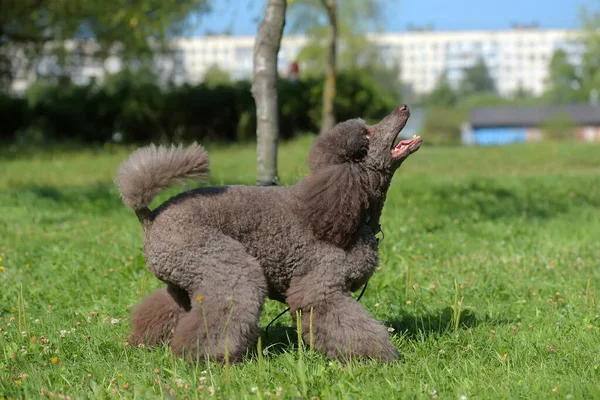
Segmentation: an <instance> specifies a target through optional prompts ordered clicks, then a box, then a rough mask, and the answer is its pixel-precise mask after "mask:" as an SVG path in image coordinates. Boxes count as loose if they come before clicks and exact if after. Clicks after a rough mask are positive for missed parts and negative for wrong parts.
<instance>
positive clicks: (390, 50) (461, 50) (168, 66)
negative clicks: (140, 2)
mask: <svg viewBox="0 0 600 400" xmlns="http://www.w3.org/2000/svg"><path fill="white" fill-rule="evenodd" d="M577 34H578V32H577V31H569V30H559V29H540V28H537V27H531V26H529V27H522V26H521V27H513V28H512V29H507V30H496V31H434V30H428V29H420V30H416V29H412V30H408V31H406V32H400V33H377V34H370V35H369V36H368V38H369V40H370V41H371V42H372V43H373V44H374V45H376V46H378V48H379V50H380V54H381V58H382V60H383V61H384V62H385V63H387V64H388V65H389V66H394V65H396V66H399V67H400V79H401V80H402V81H403V82H404V83H405V84H407V85H408V86H409V87H410V88H411V89H412V91H413V92H414V93H416V94H424V93H427V92H429V91H431V90H432V89H433V88H434V87H435V85H436V83H437V82H438V80H439V78H440V75H441V74H442V73H444V72H445V73H446V74H447V77H448V80H449V82H450V84H451V85H454V86H457V85H458V84H459V82H460V81H461V79H462V77H463V75H464V70H465V68H468V67H470V66H472V65H474V64H475V63H476V62H477V60H478V59H479V58H483V60H484V61H485V62H486V64H487V66H488V68H489V70H490V74H491V76H492V78H493V79H494V81H495V83H496V88H497V90H498V91H499V93H501V94H502V95H511V94H513V93H515V92H516V91H517V90H519V89H524V90H527V91H529V92H532V93H534V94H540V93H542V92H543V91H544V87H545V81H546V78H547V75H548V65H549V62H550V59H551V57H552V54H553V53H554V51H556V50H557V49H562V50H564V51H565V52H566V53H567V54H568V57H569V60H570V62H571V63H573V64H574V65H576V66H577V65H580V64H581V59H582V55H583V51H584V49H583V46H582V45H581V43H579V42H578V40H577ZM306 42H307V39H306V38H305V37H303V36H285V37H284V38H283V40H282V44H281V49H280V52H279V57H278V59H279V68H280V71H281V72H282V73H285V72H286V71H287V69H288V66H289V64H290V63H291V62H293V61H295V60H296V59H297V57H298V54H299V53H300V51H301V49H302V47H303V46H304V45H305V44H306ZM173 47H174V49H175V50H174V52H173V54H172V55H170V56H169V57H158V58H157V60H156V65H157V66H159V67H160V68H158V69H160V70H162V71H163V72H164V73H165V74H170V75H171V76H173V77H174V80H175V82H176V83H184V82H188V83H192V84H193V83H198V82H201V81H202V79H203V77H204V74H205V73H206V71H207V70H208V69H209V68H210V67H211V66H218V67H219V68H220V69H223V70H226V71H228V72H229V73H230V74H231V76H232V77H233V78H234V79H248V78H250V77H251V75H252V54H253V47H254V37H252V36H205V37H188V38H178V39H175V40H174V42H173ZM40 65H42V66H43V68H44V69H45V70H50V69H51V68H52V60H44V61H43V62H42V63H40ZM38 68H39V67H38ZM300 68H302V65H300ZM119 69H120V62H119V60H116V59H114V58H113V59H109V60H107V61H106V62H105V63H104V65H101V64H98V63H92V64H90V65H87V64H82V65H81V66H80V67H79V68H77V70H76V71H74V72H73V79H74V81H75V82H76V83H86V82H87V81H89V79H91V78H92V77H94V78H96V79H101V78H102V76H103V75H104V74H105V73H107V72H109V73H110V72H115V71H118V70H119ZM39 72H40V73H41V71H39ZM36 76H37V74H36V72H35V71H34V72H33V73H29V74H23V75H22V77H21V79H17V80H16V81H15V82H14V83H13V89H14V90H15V91H22V90H24V89H25V88H26V87H27V85H28V83H29V82H31V81H32V80H35V77H36Z"/></svg>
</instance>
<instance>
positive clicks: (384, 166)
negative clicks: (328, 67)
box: [308, 105, 422, 173]
mask: <svg viewBox="0 0 600 400" xmlns="http://www.w3.org/2000/svg"><path fill="white" fill-rule="evenodd" d="M409 117H410V111H409V109H408V107H407V106H406V105H402V106H399V107H397V108H396V109H395V110H394V111H392V113H391V114H389V115H388V116H387V117H385V118H384V119H383V120H381V121H380V122H379V123H377V124H375V125H368V124H367V123H366V122H365V121H364V120H362V119H351V120H348V121H345V122H341V123H339V124H337V125H336V126H335V127H333V129H331V130H330V131H329V132H326V133H324V134H323V135H321V136H319V137H318V138H317V139H316V140H315V142H314V144H313V146H312V147H311V151H310V155H309V159H308V165H309V167H310V169H311V171H312V172H315V171H317V170H319V169H322V168H324V167H327V166H331V165H336V164H344V163H358V164H363V165H364V166H365V167H367V168H371V169H376V170H379V171H389V172H392V173H393V172H394V171H395V170H396V169H398V167H399V166H400V165H401V164H402V162H403V161H404V160H406V158H408V156H409V155H411V154H412V153H414V152H415V151H417V150H418V149H419V148H420V147H421V143H422V139H421V138H420V137H413V138H412V139H408V140H397V138H398V135H399V134H400V132H401V131H402V129H403V128H404V126H405V125H406V122H407V121H408V118H409Z"/></svg>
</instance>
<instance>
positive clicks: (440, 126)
mask: <svg viewBox="0 0 600 400" xmlns="http://www.w3.org/2000/svg"><path fill="white" fill-rule="evenodd" d="M465 120H466V115H465V113H464V112H463V111H459V110H457V109H452V108H442V107H438V108H432V109H430V110H429V111H428V112H427V115H426V116H425V121H424V122H423V126H422V127H421V132H420V133H419V134H420V135H421V136H423V138H424V139H425V140H426V141H427V143H428V144H432V145H452V144H459V143H460V135H461V124H462V123H463V122H464V121H465Z"/></svg>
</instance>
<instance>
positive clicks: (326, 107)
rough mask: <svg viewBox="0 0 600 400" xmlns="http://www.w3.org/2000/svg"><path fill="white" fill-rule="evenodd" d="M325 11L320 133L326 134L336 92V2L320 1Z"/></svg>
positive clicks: (332, 124) (333, 121) (331, 117)
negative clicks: (324, 67) (326, 22)
mask: <svg viewBox="0 0 600 400" xmlns="http://www.w3.org/2000/svg"><path fill="white" fill-rule="evenodd" d="M321 2H322V3H323V6H324V7H325V9H326V10H327V18H328V20H329V35H328V37H327V69H326V71H325V86H324V88H323V109H322V114H323V116H322V119H321V133H324V132H327V131H328V130H330V129H331V128H333V126H334V125H335V110H334V101H335V91H336V77H335V70H336V53H337V49H336V48H337V36H338V33H337V5H336V0H321Z"/></svg>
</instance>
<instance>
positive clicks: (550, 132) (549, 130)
mask: <svg viewBox="0 0 600 400" xmlns="http://www.w3.org/2000/svg"><path fill="white" fill-rule="evenodd" d="M575 129H576V125H575V122H574V121H573V120H572V119H571V118H570V117H569V116H568V115H567V114H562V113H561V114H555V115H552V116H550V117H549V118H547V119H546V121H544V123H543V125H542V130H543V131H544V138H545V139H549V140H573V139H575Z"/></svg>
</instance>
